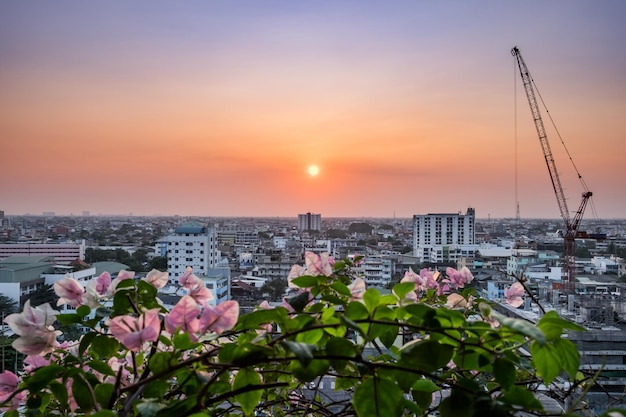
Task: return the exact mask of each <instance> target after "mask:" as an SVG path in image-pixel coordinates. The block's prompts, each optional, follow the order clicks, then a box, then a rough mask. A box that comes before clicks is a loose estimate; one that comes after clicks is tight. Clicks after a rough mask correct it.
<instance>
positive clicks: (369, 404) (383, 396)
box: [352, 378, 404, 417]
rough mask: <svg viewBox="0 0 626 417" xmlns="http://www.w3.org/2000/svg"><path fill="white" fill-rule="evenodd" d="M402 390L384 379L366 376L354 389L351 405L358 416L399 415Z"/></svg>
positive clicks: (391, 416)
mask: <svg viewBox="0 0 626 417" xmlns="http://www.w3.org/2000/svg"><path fill="white" fill-rule="evenodd" d="M402 403H403V392H402V390H401V389H400V387H398V386H397V385H396V384H394V383H393V382H391V381H389V380H386V379H379V378H368V379H366V380H365V381H363V382H362V383H361V384H360V385H358V386H357V387H356V389H355V390H354V396H353V397H352V405H353V406H354V410H355V411H356V414H357V416H359V417H373V416H385V417H395V416H401V415H402V413H403V411H404V410H403V408H402Z"/></svg>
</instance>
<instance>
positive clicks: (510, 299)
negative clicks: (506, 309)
mask: <svg viewBox="0 0 626 417" xmlns="http://www.w3.org/2000/svg"><path fill="white" fill-rule="evenodd" d="M524 292H525V291H524V286H523V285H522V284H521V283H519V282H515V283H514V284H512V285H511V286H510V287H509V288H506V289H505V290H504V298H505V299H506V302H507V304H509V305H511V306H512V307H516V308H517V307H519V306H521V305H522V303H523V302H524V299H523V298H522V296H523V295H524Z"/></svg>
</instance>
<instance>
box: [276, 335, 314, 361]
mask: <svg viewBox="0 0 626 417" xmlns="http://www.w3.org/2000/svg"><path fill="white" fill-rule="evenodd" d="M283 345H284V346H285V347H286V348H287V349H288V350H289V351H291V352H293V353H295V354H296V356H297V357H298V360H299V361H300V363H302V365H304V366H307V365H308V364H309V362H311V360H313V354H314V353H315V352H316V351H317V346H315V345H312V344H309V343H301V342H292V341H290V340H284V341H283Z"/></svg>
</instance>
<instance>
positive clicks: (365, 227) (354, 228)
mask: <svg viewBox="0 0 626 417" xmlns="http://www.w3.org/2000/svg"><path fill="white" fill-rule="evenodd" d="M372 230H374V226H372V225H371V224H368V223H351V224H350V226H349V227H348V232H349V233H359V234H365V235H369V234H371V233H372Z"/></svg>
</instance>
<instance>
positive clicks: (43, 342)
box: [4, 300, 60, 355]
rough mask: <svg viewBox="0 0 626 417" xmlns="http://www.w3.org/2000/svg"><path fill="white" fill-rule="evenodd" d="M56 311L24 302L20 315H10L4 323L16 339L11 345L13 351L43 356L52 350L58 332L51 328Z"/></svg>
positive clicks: (48, 306)
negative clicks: (16, 336) (15, 335)
mask: <svg viewBox="0 0 626 417" xmlns="http://www.w3.org/2000/svg"><path fill="white" fill-rule="evenodd" d="M57 314H59V312H58V311H56V310H53V309H52V307H50V304H48V303H45V304H42V305H40V306H37V307H31V306H30V300H26V303H25V304H24V309H23V311H22V312H21V313H14V314H10V315H8V316H7V317H5V319H4V322H5V323H6V324H8V325H9V327H10V328H11V330H13V331H14V332H15V333H16V334H17V335H19V336H20V337H18V338H17V339H15V340H14V341H13V343H12V346H13V348H14V349H15V350H17V351H18V352H20V353H23V354H25V355H45V354H46V353H49V352H51V351H52V350H53V348H54V344H55V342H56V336H57V335H59V334H60V332H58V331H55V330H54V328H53V327H52V323H54V320H55V316H56V315H57Z"/></svg>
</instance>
